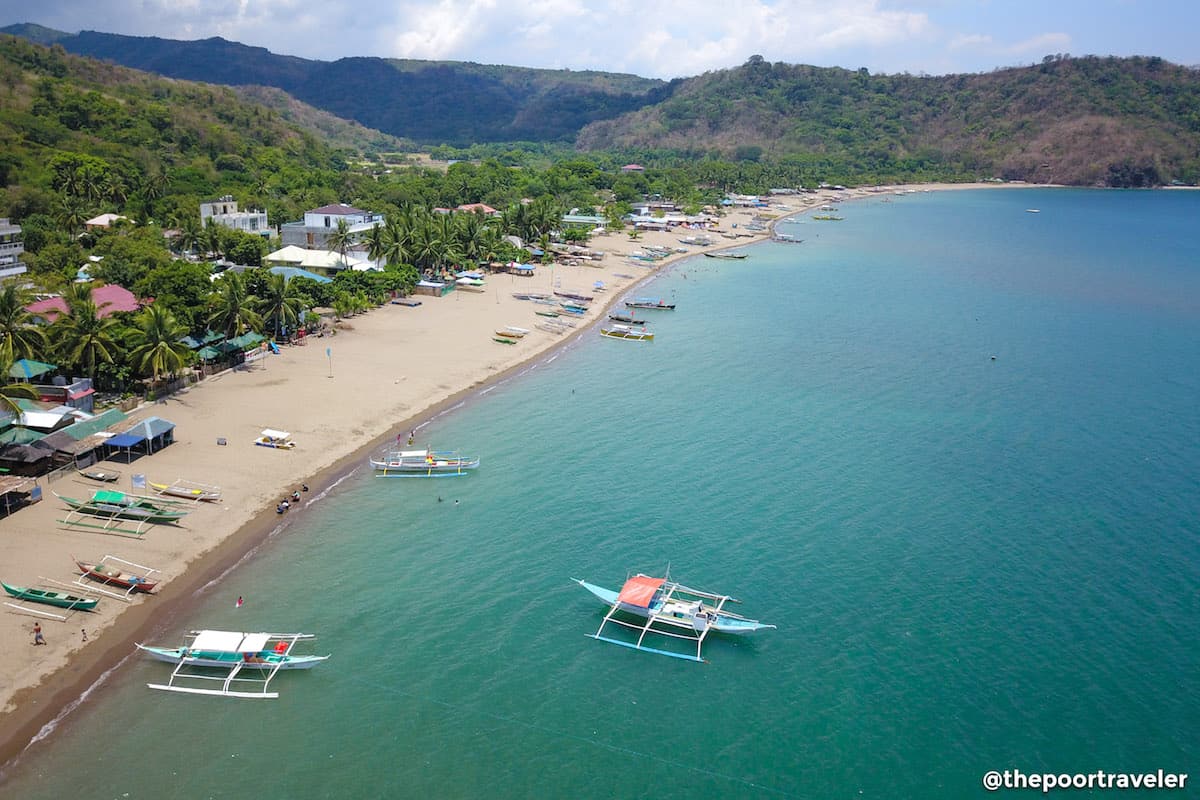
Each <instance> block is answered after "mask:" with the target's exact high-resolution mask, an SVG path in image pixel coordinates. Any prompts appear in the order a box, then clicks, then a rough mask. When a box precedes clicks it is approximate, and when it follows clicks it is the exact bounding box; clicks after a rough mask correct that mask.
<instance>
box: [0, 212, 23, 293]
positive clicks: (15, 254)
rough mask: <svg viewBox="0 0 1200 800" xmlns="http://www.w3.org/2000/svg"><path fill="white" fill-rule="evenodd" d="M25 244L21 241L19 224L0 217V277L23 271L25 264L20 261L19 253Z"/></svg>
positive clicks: (9, 276)
mask: <svg viewBox="0 0 1200 800" xmlns="http://www.w3.org/2000/svg"><path fill="white" fill-rule="evenodd" d="M24 252H25V245H24V244H22V242H21V226H20V225H16V224H14V223H12V222H9V221H8V218H7V217H6V218H4V219H0V279H3V278H11V277H13V276H15V275H21V274H22V273H24V272H25V270H26V267H25V264H23V263H22V262H21V254H22V253H24Z"/></svg>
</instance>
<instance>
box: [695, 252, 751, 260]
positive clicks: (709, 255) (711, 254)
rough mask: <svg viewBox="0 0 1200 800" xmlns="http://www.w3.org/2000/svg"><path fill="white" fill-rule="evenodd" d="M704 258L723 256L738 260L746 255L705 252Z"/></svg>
mask: <svg viewBox="0 0 1200 800" xmlns="http://www.w3.org/2000/svg"><path fill="white" fill-rule="evenodd" d="M704 257H705V258H725V259H729V260H740V259H743V258H745V257H746V254H745V253H705V254H704Z"/></svg>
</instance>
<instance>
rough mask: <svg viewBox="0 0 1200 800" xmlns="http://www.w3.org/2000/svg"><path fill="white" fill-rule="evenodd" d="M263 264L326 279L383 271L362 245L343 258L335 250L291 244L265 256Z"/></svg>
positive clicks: (348, 252) (347, 250)
mask: <svg viewBox="0 0 1200 800" xmlns="http://www.w3.org/2000/svg"><path fill="white" fill-rule="evenodd" d="M262 263H263V266H264V267H271V268H275V267H289V268H293V269H297V270H302V271H307V272H310V273H315V274H316V275H320V276H324V277H326V278H332V277H333V276H334V275H336V274H337V273H339V272H341V271H343V270H347V269H352V270H355V271H358V272H363V271H366V270H382V269H383V264H382V263H380V262H376V261H372V260H371V258H370V256H368V255H367V252H366V249H365V248H364V247H362V246H361V245H356V246H354V247H349V248H347V249H346V253H345V256H343V255H342V254H341V253H339V252H337V251H335V250H309V249H306V248H304V247H298V246H296V245H294V244H291V245H288V246H287V247H283V248H281V249H279V250H276V251H275V252H273V253H268V254H267V255H265V256H263V260H262ZM284 274H289V273H284Z"/></svg>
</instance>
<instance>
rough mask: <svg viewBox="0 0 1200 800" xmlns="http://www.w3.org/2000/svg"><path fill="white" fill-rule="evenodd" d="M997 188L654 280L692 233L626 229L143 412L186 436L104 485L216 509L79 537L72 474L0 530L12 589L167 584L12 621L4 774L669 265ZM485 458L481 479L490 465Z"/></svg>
mask: <svg viewBox="0 0 1200 800" xmlns="http://www.w3.org/2000/svg"><path fill="white" fill-rule="evenodd" d="M998 185H999V184H954V185H933V186H921V187H879V188H870V189H868V188H864V189H852V190H843V191H832V190H830V191H822V192H819V193H816V194H804V195H795V196H786V197H780V198H775V202H777V203H778V204H779V205H781V206H787V207H788V210H787V211H782V210H780V209H778V208H772V209H759V210H754V209H735V210H732V211H729V212H727V214H726V216H725V217H724V218H723V219H722V220H721V224H720V227H719V231H718V232H713V235H714V239H715V244H713V245H711V246H709V247H704V248H701V247H691V248H688V252H687V253H679V254H676V255H674V256H672V257H670V258H668V259H665V260H663V261H660V262H658V263H657V264H655V265H654V266H653V267H647V266H634V265H631V264H630V263H629V262H628V261H627V256H628V255H629V254H631V253H633V252H635V251H638V250H640V249H642V248H644V247H645V246H646V245H662V246H669V247H679V246H680V243H679V239H680V237H683V236H686V235H689V234H692V235H694V234H697V233H700V232H699V231H686V230H679V231H671V232H653V233H645V234H642V235H641V236H640V238H639V240H637V241H632V240H630V238H629V236H628V234H626V233H611V234H607V235H603V236H598V237H595V238H593V240H592V242H591V243H590V246H591V247H592V248H593V249H595V250H602V251H605V253H606V255H605V257H604V259H602V260H600V261H594V262H590V263H588V264H587V265H582V266H561V265H557V266H554V267H553V268H551V267H549V266H539V267H538V268H537V271H536V275H535V276H533V277H517V276H511V275H496V276H492V277H489V278H488V279H487V282H486V286H485V287H484V290H483V291H482V292H469V291H455V292H452V293H450V294H449V295H446V296H445V297H441V298H434V297H418V298H416V299H419V300H421V301H422V304H421V305H420V306H417V307H407V306H402V305H386V306H383V307H381V308H377V309H374V310H372V311H370V312H368V313H366V314H363V315H359V316H357V317H354V318H351V319H349V320H346V321H345V322H344V323H343V324H342V325H343V327H341V328H340V329H339V330H338V331H337V333H336V335H334V336H327V337H324V338H313V339H310V340H309V341H308V343H307V344H306V345H304V346H293V347H284V348H282V349H281V352H280V354H279V355H269V356H266V357H264V358H261V359H258V360H256V361H254V362H252V363H251V364H248V365H246V366H245V367H243V368H239V369H236V370H230V371H226V372H224V373H221V374H219V375H215V376H212V377H209V378H207V379H206V380H204V381H201V382H200V383H198V384H196V385H194V386H193V387H191V388H190V389H188V390H186V391H184V392H182V393H179V394H177V395H174V396H171V397H169V398H166V399H165V400H162V401H159V402H155V403H150V404H146V405H144V406H142V407H141V408H139V409H138V410H137V411H135V412H133V413H132V414H131V419H132V420H140V419H145V418H147V417H150V416H160V417H163V418H164V419H167V420H169V421H171V422H174V423H175V424H176V425H177V427H176V429H175V439H176V440H175V442H174V443H173V444H172V445H170V446H168V447H166V448H165V449H163V450H161V451H158V452H156V453H154V454H153V455H151V456H142V457H140V458H137V459H135V460H134V461H133V463H131V464H125V463H123V462H122V461H120V460H118V461H115V462H105V463H106V464H109V465H110V466H112V467H113V468H114V469H117V470H120V471H121V472H122V478H121V480H120V481H119V482H118V483H117V484H116V485H115V486H113V487H111V488H116V489H120V490H125V491H130V490H131V487H130V476H131V475H132V474H138V473H140V474H144V475H145V476H146V477H147V479H148V480H151V481H156V482H171V481H173V480H175V479H179V478H182V479H186V480H189V481H197V482H202V483H206V484H215V485H219V486H220V487H221V489H222V492H223V499H222V500H221V502H219V503H215V504H200V505H197V506H195V507H194V508H193V509H192V511H191V513H189V514H188V516H187V517H186V518H184V519H183V521H182V523H181V524H180V525H179V526H177V527H176V526H170V525H166V526H164V525H159V526H150V527H149V529H148V530H147V531H146V532H145V534H144V535H143V536H141V537H130V536H121V535H112V534H106V533H103V532H99V531H95V530H86V529H72V528H68V527H67V526H64V525H62V524H60V522H59V520H61V519H62V518H63V517H64V516H65V513H66V509H65V508H64V506H63V504H62V503H61V501H59V500H58V499H57V498H56V497H55V496H54V494H52V492H58V493H59V494H64V495H67V496H72V497H90V496H91V493H92V492H94V491H96V490H97V489H101V488H106V486H105V485H102V484H99V483H94V482H91V481H87V480H85V479H83V478H82V477H79V476H76V475H73V474H69V475H67V476H65V477H62V478H60V479H59V480H57V481H55V482H53V483H47V482H46V480H45V479H41V480H40V483H41V486H42V490H43V494H44V499H43V501H42V502H41V503H38V504H36V505H34V506H31V507H29V508H25V509H22V510H20V511H18V512H16V513H15V514H13V515H11V516H10V517H8V518H6V519H3V520H0V580H3V581H4V582H6V583H9V584H16V585H21V586H46V585H47V581H46V580H44V579H50V580H52V581H58V582H61V583H69V582H71V581H73V580H75V578H76V577H77V574H76V570H75V569H74V561H73V557H78V558H80V559H84V560H98V559H99V558H100V557H102V556H105V555H110V554H111V555H113V556H117V557H120V558H124V559H127V560H129V561H132V562H137V563H139V564H143V565H148V566H151V567H154V568H156V569H158V570H159V571H160V574H159V575H158V576H157V577H160V578H161V581H162V583H161V585H160V587H159V590H158V592H157V593H156V594H155V595H153V596H145V595H136V596H135V598H134V599H133V600H132V602H130V603H128V604H126V603H124V602H121V601H118V600H115V599H111V598H103V599H102V600H101V602H100V605H99V607H98V609H97V611H96V612H94V613H87V612H76V613H73V614H70V615H68V619H67V621H66V622H59V621H57V620H53V619H45V618H41V619H39V618H37V617H35V616H32V615H29V614H25V613H22V612H21V611H18V610H16V609H13V608H10V607H8V606H5V607H3V612H4V613H2V614H0V637H2V638H3V641H4V642H5V643H6V646H5V647H4V648H3V649H2V650H0V731H2V732H0V764H4V763H7V762H8V761H9V760H10V759H12V758H13V757H15V756H16V755H18V754H19V753H20V752H21V751H22V750H23V749H24V748H25V747H26V746H28V745H29V743H30V742H31V740H33V739H34V738H35V737H36V736H37V735H38V732H39V731H40V730H42V729H43V727H44V726H45V725H46V724H47V723H49V722H51V721H52V720H54V719H55V718H56V717H58V716H59V715H60V714H61V713H62V712H63V710H64V709H65V708H68V707H70V706H71V705H72V704H74V703H76V702H77V701H78V699H79V697H80V695H81V694H82V693H83V692H84V691H85V690H86V689H87V688H88V687H89V686H91V685H92V684H94V683H95V681H96V680H97V678H98V677H99V676H100V675H101V674H103V673H104V672H105V671H106V670H109V669H111V668H112V667H114V666H115V665H116V664H118V663H119V662H120V661H121V660H122V659H124V658H126V657H128V656H129V655H130V653H131V652H132V651H133V649H134V648H133V642H135V641H145V640H148V639H151V638H153V634H154V632H155V631H156V630H157V629H159V628H162V627H164V626H166V625H169V624H170V622H171V620H172V619H174V618H177V617H178V616H179V615H181V614H184V613H186V611H187V609H188V608H189V606H190V604H191V603H192V602H194V600H195V598H196V597H197V596H198V593H199V592H201V591H202V590H203V591H221V588H220V584H219V583H218V584H216V585H215V588H214V584H213V583H212V582H213V579H214V578H216V577H218V576H220V575H222V574H224V573H225V572H226V571H227V570H228V569H229V568H230V567H232V566H233V565H235V564H236V563H237V562H238V561H239V560H240V559H242V558H243V557H244V556H245V554H246V553H247V552H249V551H251V550H252V549H254V548H255V547H257V546H258V545H259V544H260V543H261V542H263V541H264V540H265V539H266V537H267V536H268V535H269V534H270V533H271V532H272V531H273V530H275V529H276V528H277V527H278V526H280V525H287V524H288V523H289V521H290V520H293V519H295V518H296V515H302V514H304V513H305V508H304V507H305V504H306V503H307V502H309V501H311V499H312V498H314V497H316V496H318V495H319V494H320V493H321V492H322V491H323V490H325V489H326V488H327V487H328V486H329V485H330V484H331V483H332V482H333V481H335V480H336V479H337V478H338V477H339V476H341V475H342V474H344V473H345V472H347V471H348V470H349V469H351V468H353V467H355V466H357V465H360V464H361V463H363V461H364V459H365V457H366V455H367V453H369V452H372V451H374V450H377V449H381V448H383V447H384V446H386V445H387V444H389V443H392V442H394V441H395V439H396V437H397V435H400V436H402V437H403V438H407V436H408V432H409V431H410V430H413V429H415V430H416V444H417V445H418V446H425V445H432V446H438V447H463V448H464V449H469V443H467V442H438V441H430V439H429V437H428V436H427V435H425V434H424V433H423V431H422V426H423V425H424V424H425V423H427V422H428V421H429V420H430V419H431V418H433V417H434V416H435V415H436V414H437V413H439V412H440V411H441V410H443V409H446V408H449V407H452V406H453V405H454V404H456V403H457V402H459V401H461V400H462V399H463V398H464V397H469V396H470V395H471V394H473V393H475V392H478V391H479V390H480V389H481V388H483V387H484V386H486V385H487V384H489V383H491V382H493V381H495V380H497V379H499V378H501V377H502V376H505V375H508V374H511V373H513V372H514V371H516V370H519V369H520V368H521V367H522V365H524V364H525V363H526V362H529V361H530V360H532V359H534V358H536V357H539V356H542V355H544V354H546V353H547V351H549V350H551V349H552V348H555V347H558V346H561V345H562V344H564V343H565V342H566V341H569V340H570V339H571V338H573V337H575V336H580V335H594V333H595V329H594V326H593V325H592V323H594V322H596V321H598V320H602V319H605V313H606V310H607V308H608V307H609V306H610V305H612V304H613V303H618V302H620V301H621V300H623V299H624V298H625V297H626V296H627V295H629V294H630V290H631V289H633V288H634V287H635V286H636V285H637V284H639V283H641V282H642V281H644V280H645V279H646V278H647V277H648V276H650V275H653V274H654V273H655V272H657V271H659V270H661V269H662V268H663V267H664V266H666V265H668V264H671V263H674V262H675V261H678V260H679V259H683V258H687V257H688V256H690V255H696V254H698V253H700V252H702V251H703V250H710V251H712V250H721V249H728V248H738V247H741V246H744V245H746V244H750V243H752V242H755V241H759V240H761V239H764V238H769V237H770V236H771V231H770V230H767V231H765V232H756V233H752V234H749V235H745V236H743V237H740V238H737V239H727V238H721V237H720V236H719V235H718V233H719V232H724V233H727V234H732V233H738V232H742V231H744V230H745V227H744V226H745V223H746V222H749V221H750V220H751V218H752V217H754V216H755V214H765V215H770V216H774V217H776V218H781V217H783V216H786V215H790V214H797V213H802V212H804V211H807V210H811V209H814V208H818V207H820V206H822V205H826V204H829V203H837V202H842V201H846V200H852V199H857V198H863V197H872V196H878V195H879V194H880V193H881V192H883V193H886V192H894V191H900V190H905V189H907V188H916V189H920V190H927V189H963V188H984V187H988V188H990V187H993V186H998ZM735 224H736V228H735V227H734V225H735ZM596 281H603V282H604V284H605V285H606V287H607V288H606V291H604V292H603V293H594V292H593V290H592V287H593V284H594V283H595V282H596ZM552 290H558V291H563V292H575V293H579V294H585V295H592V294H595V298H596V299H595V301H594V302H593V303H592V306H591V308H590V310H589V311H588V312H587V315H586V316H585V317H583V318H581V319H578V320H576V322H577V327H576V328H574V329H573V330H571V331H570V332H568V333H565V334H563V335H555V334H553V333H550V332H546V331H542V330H537V329H535V327H534V326H535V323H537V322H538V321H539V320H541V319H542V318H541V317H538V316H537V315H536V314H535V310H539V309H545V306H540V305H535V304H533V303H531V302H528V301H522V300H517V299H515V298H514V297H513V296H512V295H513V292H521V291H526V292H543V293H549V292H551V291H552ZM651 293H652V292H651ZM505 326H520V327H522V328H527V329H530V333H528V334H527V335H525V336H524V337H523V338H521V339H519V340H518V341H517V343H516V344H513V345H505V344H500V343H497V342H495V341H493V335H494V331H495V330H496V329H497V328H503V327H505ZM327 350H328V354H327ZM263 428H276V429H282V430H286V431H290V432H291V433H292V436H293V438H294V440H295V441H296V443H297V447H296V448H295V449H294V450H290V451H287V450H275V449H270V448H265V447H256V446H254V440H255V439H256V438H257V436H258V434H259V431H260V430H262V429H263ZM219 440H223V441H224V442H225V443H224V444H219V443H218V441H219ZM479 455H481V456H482V457H483V464H482V468H483V469H486V468H487V454H486V453H481V454H479ZM302 484H307V486H308V487H309V488H308V491H307V492H304V493H303V494H302V497H301V501H300V502H299V503H298V504H297V505H295V506H293V507H292V509H291V510H289V511H287V512H286V513H284V514H277V513H276V506H277V504H278V503H279V501H280V499H281V498H283V497H285V496H286V495H289V494H291V492H293V491H294V490H299V489H300V487H301V485H302ZM56 588H63V587H56ZM3 599H4V600H10V599H11V598H8V597H7V596H5V597H4V598H3ZM31 607H32V608H37V609H40V610H47V611H55V609H52V608H49V607H47V606H31ZM35 621H39V622H40V624H41V627H42V629H43V631H44V634H45V639H46V645H45V646H34V644H33V642H34V637H33V632H32V630H33V625H34V622H35ZM85 631H86V642H85V641H84V638H85V637H84V632H85Z"/></svg>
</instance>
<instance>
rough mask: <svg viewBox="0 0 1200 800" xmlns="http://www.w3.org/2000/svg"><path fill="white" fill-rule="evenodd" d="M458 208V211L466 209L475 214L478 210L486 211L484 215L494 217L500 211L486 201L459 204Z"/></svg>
mask: <svg viewBox="0 0 1200 800" xmlns="http://www.w3.org/2000/svg"><path fill="white" fill-rule="evenodd" d="M457 210H458V211H466V212H467V213H468V214H473V213H475V212H476V211H482V212H483V213H484V215H486V216H489V217H494V216H496V215H497V214H499V213H500V212H499V211H497V210H496V209H494V208H492V207H491V206H489V205H487V204H485V203H467V204H466V205H461V206H459V207H458V209H457Z"/></svg>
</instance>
